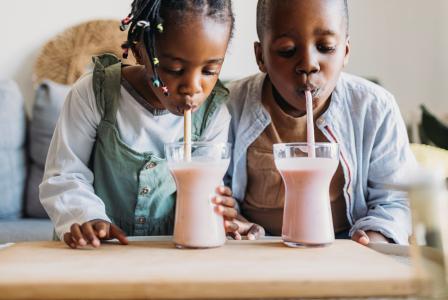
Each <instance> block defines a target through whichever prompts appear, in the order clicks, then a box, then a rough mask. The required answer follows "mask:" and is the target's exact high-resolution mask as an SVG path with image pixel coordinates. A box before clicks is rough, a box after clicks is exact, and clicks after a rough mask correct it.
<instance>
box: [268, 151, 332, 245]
mask: <svg viewBox="0 0 448 300" xmlns="http://www.w3.org/2000/svg"><path fill="white" fill-rule="evenodd" d="M309 147H310V145H309V144H307V143H298V144H276V145H274V155H275V164H276V166H277V169H278V170H279V172H280V174H281V176H282V179H283V182H284V184H285V198H286V199H285V205H284V211H283V227H282V238H283V241H284V243H285V244H286V245H288V246H292V247H294V246H322V245H327V244H331V243H332V242H333V241H334V229H333V219H332V215H331V205H330V193H329V191H330V182H331V179H332V177H333V175H334V173H335V172H336V169H337V167H338V163H339V160H338V157H339V150H338V145H337V144H330V143H315V144H314V145H313V147H315V155H316V156H315V157H308V155H307V152H308V150H309Z"/></svg>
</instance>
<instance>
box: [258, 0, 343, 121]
mask: <svg viewBox="0 0 448 300" xmlns="http://www.w3.org/2000/svg"><path fill="white" fill-rule="evenodd" d="M267 14H268V15H267V25H266V28H265V30H264V34H263V38H262V41H261V42H260V43H255V54H256V58H257V63H258V65H259V68H260V70H261V71H262V72H266V73H268V75H269V78H270V80H271V82H272V84H273V85H274V86H275V87H276V89H277V90H278V92H279V93H280V95H281V96H282V97H283V98H284V99H285V101H287V102H288V104H289V106H290V110H291V111H289V112H288V113H290V114H291V115H302V114H303V113H304V112H305V111H306V100H305V94H304V91H305V90H307V89H309V90H311V92H312V95H313V100H314V101H313V107H314V109H316V108H319V107H322V106H324V105H325V103H326V102H327V101H326V100H327V99H329V97H330V95H331V93H332V92H333V90H334V88H335V86H336V83H337V80H338V78H339V75H340V73H341V71H342V69H343V67H344V66H345V64H346V63H347V61H348V56H349V49H350V47H349V39H348V37H347V30H348V29H347V28H346V23H345V19H344V14H343V4H342V1H336V0H312V1H310V0H282V1H271V6H270V8H269V9H268V11H267Z"/></svg>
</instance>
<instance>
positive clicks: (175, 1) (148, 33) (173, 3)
mask: <svg viewBox="0 0 448 300" xmlns="http://www.w3.org/2000/svg"><path fill="white" fill-rule="evenodd" d="M131 6H132V9H131V12H130V13H129V15H128V16H127V17H126V18H124V19H123V20H122V21H121V26H120V29H121V30H122V31H125V30H127V29H128V39H127V41H126V42H124V43H123V45H122V48H123V57H124V58H127V56H128V52H129V49H130V48H131V47H132V46H133V45H135V44H137V43H138V42H139V41H141V39H142V38H143V42H144V45H145V47H146V49H147V51H148V55H149V59H150V62H151V67H152V71H153V74H154V76H153V78H152V83H153V85H154V86H155V87H160V88H162V90H163V92H164V93H165V95H168V89H167V87H166V86H165V84H164V83H163V81H162V80H161V79H160V77H159V75H158V73H157V67H158V65H159V59H158V58H157V55H156V47H155V41H156V34H157V33H163V23H164V22H163V20H164V19H163V18H164V17H165V18H166V17H167V15H168V13H170V12H180V13H185V12H190V13H194V14H197V15H200V16H205V17H209V18H213V19H215V20H218V21H221V22H228V23H230V35H232V33H233V28H234V23H235V18H234V15H233V11H232V2H231V0H134V1H133V2H132V4H131ZM173 24H174V22H173ZM229 38H230V37H229Z"/></svg>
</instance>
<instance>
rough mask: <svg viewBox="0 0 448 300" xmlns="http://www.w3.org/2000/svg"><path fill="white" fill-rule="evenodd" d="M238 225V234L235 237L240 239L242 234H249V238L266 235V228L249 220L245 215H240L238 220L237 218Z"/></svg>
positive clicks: (256, 238)
mask: <svg viewBox="0 0 448 300" xmlns="http://www.w3.org/2000/svg"><path fill="white" fill-rule="evenodd" d="M235 222H236V224H237V225H238V227H239V229H238V232H237V233H238V235H237V236H235V237H234V238H235V239H236V240H240V239H241V236H244V235H245V236H247V239H248V240H258V239H259V238H262V237H264V236H265V231H264V228H263V227H261V226H260V225H258V224H255V223H252V222H249V221H248V220H246V219H245V218H244V217H243V216H241V215H238V217H237V220H235Z"/></svg>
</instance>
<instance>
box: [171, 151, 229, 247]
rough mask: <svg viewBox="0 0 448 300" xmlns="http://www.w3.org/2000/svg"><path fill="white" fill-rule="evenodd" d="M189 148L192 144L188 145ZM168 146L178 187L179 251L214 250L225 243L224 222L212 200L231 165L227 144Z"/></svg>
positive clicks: (176, 228)
mask: <svg viewBox="0 0 448 300" xmlns="http://www.w3.org/2000/svg"><path fill="white" fill-rule="evenodd" d="M189 146H190V145H189ZM185 149H186V147H185V144H184V143H172V144H166V145H165V155H166V158H167V162H168V167H169V169H170V171H171V174H172V175H173V177H174V180H175V182H176V187H177V196H176V197H177V198H176V213H175V223H174V235H173V241H174V243H175V244H176V247H178V248H211V247H219V246H222V245H223V244H224V243H225V241H226V234H225V230H224V220H223V217H222V216H221V215H219V214H218V213H216V212H215V205H214V204H212V202H211V199H212V197H213V196H214V195H215V190H216V188H217V187H218V186H220V185H221V184H222V179H223V177H224V174H225V172H226V171H227V167H228V166H229V162H230V150H231V146H230V144H227V143H206V142H193V143H191V147H190V148H189V150H188V151H191V152H190V153H187V154H186V152H185V151H186V150H185Z"/></svg>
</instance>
